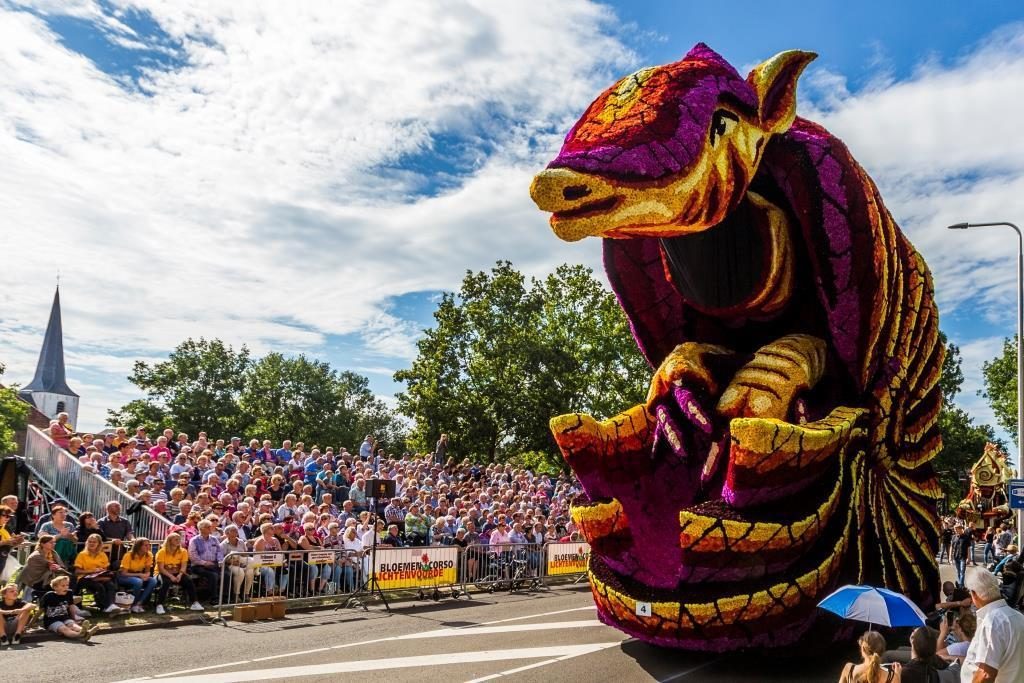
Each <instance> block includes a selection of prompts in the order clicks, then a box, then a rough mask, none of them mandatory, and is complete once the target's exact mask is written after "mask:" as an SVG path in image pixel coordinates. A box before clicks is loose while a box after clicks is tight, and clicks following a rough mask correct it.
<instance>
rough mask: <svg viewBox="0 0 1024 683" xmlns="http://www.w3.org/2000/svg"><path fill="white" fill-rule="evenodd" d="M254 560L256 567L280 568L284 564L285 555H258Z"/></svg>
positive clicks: (254, 556)
mask: <svg viewBox="0 0 1024 683" xmlns="http://www.w3.org/2000/svg"><path fill="white" fill-rule="evenodd" d="M252 559H253V564H252V566H254V567H280V566H281V565H283V564H284V553H256V554H255V555H253V557H252Z"/></svg>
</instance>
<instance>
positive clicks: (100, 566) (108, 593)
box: [75, 534, 121, 614]
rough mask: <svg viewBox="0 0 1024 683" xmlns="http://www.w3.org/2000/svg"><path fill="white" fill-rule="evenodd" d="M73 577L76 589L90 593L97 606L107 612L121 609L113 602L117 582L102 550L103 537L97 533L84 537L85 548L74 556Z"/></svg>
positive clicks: (108, 560)
mask: <svg viewBox="0 0 1024 683" xmlns="http://www.w3.org/2000/svg"><path fill="white" fill-rule="evenodd" d="M75 578H76V579H77V590H79V591H81V590H86V591H89V592H90V593H92V594H93V597H94V599H95V600H96V606H97V607H98V608H100V609H101V610H103V611H104V612H106V613H107V614H111V613H114V612H119V611H120V610H121V608H120V607H118V606H117V605H116V604H114V594H115V593H117V583H116V582H115V581H114V572H113V571H112V570H111V569H110V558H109V557H107V554H106V553H105V552H103V539H102V538H101V537H100V535H99V534H92V535H90V536H89V538H87V539H85V549H84V550H82V552H80V553H78V556H77V557H75Z"/></svg>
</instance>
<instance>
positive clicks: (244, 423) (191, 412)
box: [107, 339, 405, 449]
mask: <svg viewBox="0 0 1024 683" xmlns="http://www.w3.org/2000/svg"><path fill="white" fill-rule="evenodd" d="M128 379H129V380H130V381H131V382H132V383H133V384H135V385H136V386H137V387H139V388H140V389H142V390H144V391H145V392H146V394H147V398H144V399H138V400H135V401H131V402H130V403H127V404H126V405H124V406H122V407H121V408H120V409H119V410H116V411H114V410H111V411H108V413H109V417H108V419H107V424H109V425H111V426H114V425H124V426H128V427H129V428H134V427H136V426H139V425H142V426H145V427H147V429H149V430H150V432H151V433H152V432H153V431H157V430H161V429H163V428H165V427H171V428H173V429H175V430H181V431H184V432H186V433H188V434H189V435H191V436H195V435H196V434H197V433H198V432H200V431H205V432H207V433H209V435H210V436H211V437H214V438H227V437H230V436H244V437H245V438H258V439H270V440H271V441H274V442H275V443H280V442H281V441H283V440H285V439H291V440H293V441H294V440H300V439H301V440H303V441H305V442H306V444H307V445H309V446H311V445H313V444H320V445H323V446H327V445H335V446H346V447H349V448H351V447H354V446H355V445H356V444H358V443H359V442H360V441H362V439H363V437H364V436H366V434H373V435H374V436H376V437H377V439H378V440H379V441H381V442H382V443H384V444H386V445H387V446H389V447H391V448H392V449H400V448H402V447H404V431H405V426H404V423H403V422H402V421H401V420H400V419H399V418H398V417H397V416H396V415H395V414H394V413H393V412H392V411H391V410H389V409H388V407H387V406H386V405H385V404H384V403H383V402H382V401H380V400H379V399H378V398H377V397H376V396H374V394H373V392H371V391H370V388H369V381H368V380H367V379H366V378H365V377H363V376H361V375H357V374H355V373H352V372H339V371H337V370H334V369H332V368H331V366H330V365H329V364H328V363H325V362H323V361H318V360H314V359H310V358H307V357H306V356H305V355H300V356H298V357H294V358H289V357H286V356H284V355H282V354H280V353H269V354H267V355H266V356H264V357H263V358H260V359H258V360H254V359H252V358H251V357H250V354H249V350H248V349H247V348H246V347H245V346H242V348H241V349H239V350H238V351H235V350H234V349H233V348H232V347H230V346H227V345H225V344H224V343H223V342H222V341H221V340H219V339H212V340H209V341H207V340H205V339H199V340H198V341H195V340H193V339H187V340H185V341H184V342H182V343H181V344H179V345H178V347H177V348H176V349H175V350H174V351H173V352H172V353H171V354H170V356H169V358H168V359H167V360H166V361H164V362H161V363H156V364H154V365H152V366H150V365H148V364H147V363H144V362H141V361H140V362H137V363H135V366H134V370H133V372H132V374H131V376H130V377H129V378H128Z"/></svg>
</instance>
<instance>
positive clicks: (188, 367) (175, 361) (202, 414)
mask: <svg viewBox="0 0 1024 683" xmlns="http://www.w3.org/2000/svg"><path fill="white" fill-rule="evenodd" d="M251 365H252V361H251V360H250V358H249V349H248V348H246V347H245V346H244V345H243V346H242V348H241V349H239V350H238V351H235V350H234V349H233V348H231V347H230V346H228V345H225V344H224V342H222V341H221V340H219V339H211V340H209V341H207V340H206V339H203V338H200V339H199V340H198V341H196V340H194V339H192V338H189V339H186V340H185V341H183V342H182V343H181V344H178V346H177V348H175V349H174V351H172V352H171V354H170V356H169V357H168V359H167V360H166V361H163V362H161V363H155V364H153V365H149V364H148V363H144V362H143V361H136V363H135V366H134V368H133V370H132V374H131V375H129V377H128V380H129V381H130V382H131V383H132V384H134V385H135V386H137V387H139V388H140V389H142V390H143V391H144V392H146V395H147V397H146V399H143V400H139V401H133V402H132V403H130V404H128V405H127V406H124V407H123V408H122V409H121V410H119V411H108V418H107V424H109V425H112V426H115V425H122V424H123V425H126V426H127V425H130V424H132V422H131V420H133V419H134V420H136V421H139V422H141V423H142V424H145V423H146V421H147V420H153V419H158V421H159V422H161V423H162V424H164V425H167V426H170V427H173V428H174V429H180V430H181V431H184V432H186V433H188V434H190V435H192V436H194V435H195V434H196V433H198V432H200V431H207V432H209V433H210V434H211V435H212V434H229V433H240V432H241V431H243V430H244V429H245V428H246V427H247V426H248V420H247V418H246V416H245V415H243V413H242V411H241V408H240V406H239V404H238V397H239V396H240V395H241V393H242V389H243V388H244V382H245V377H246V373H247V371H248V370H249V368H250V367H251Z"/></svg>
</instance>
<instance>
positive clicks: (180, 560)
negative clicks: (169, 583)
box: [156, 548, 188, 574]
mask: <svg viewBox="0 0 1024 683" xmlns="http://www.w3.org/2000/svg"><path fill="white" fill-rule="evenodd" d="M156 564H157V566H159V565H161V564H162V565H163V566H164V569H165V570H167V571H168V572H169V573H171V574H177V573H178V572H180V571H181V570H182V569H184V568H185V566H186V565H187V564H188V551H187V550H185V549H184V548H178V552H176V553H171V552H168V551H167V550H165V549H164V548H160V550H158V551H156Z"/></svg>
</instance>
